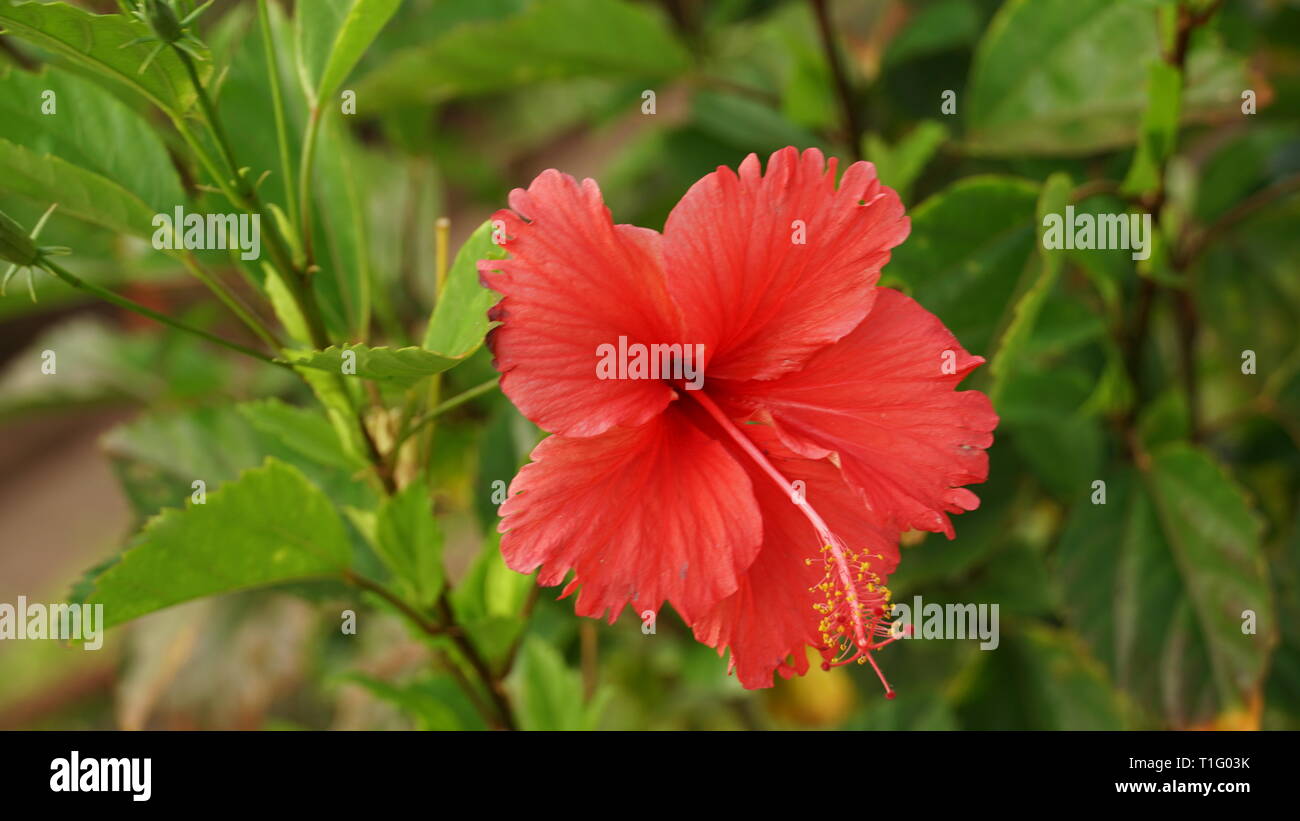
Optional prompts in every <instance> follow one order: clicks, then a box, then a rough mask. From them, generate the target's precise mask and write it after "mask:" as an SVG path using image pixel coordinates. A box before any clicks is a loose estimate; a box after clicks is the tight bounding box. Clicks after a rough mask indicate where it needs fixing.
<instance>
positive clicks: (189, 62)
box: [172, 46, 252, 197]
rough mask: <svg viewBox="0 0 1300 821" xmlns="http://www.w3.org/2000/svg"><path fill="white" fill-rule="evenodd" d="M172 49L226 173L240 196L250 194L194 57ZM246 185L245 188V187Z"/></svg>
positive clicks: (250, 189) (250, 188) (250, 190)
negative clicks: (195, 99) (183, 71)
mask: <svg viewBox="0 0 1300 821" xmlns="http://www.w3.org/2000/svg"><path fill="white" fill-rule="evenodd" d="M172 51H174V52H175V53H176V56H177V57H179V58H180V61H181V65H183V66H185V73H186V74H188V75H189V76H190V82H191V83H192V84H193V85H194V93H195V94H196V95H197V96H198V98H199V107H200V108H202V109H203V118H204V119H205V120H206V121H207V124H208V128H209V129H211V131H212V136H213V139H214V141H215V142H216V144H217V150H218V151H220V152H221V159H222V160H224V161H225V163H226V170H227V173H228V174H229V175H230V179H231V181H232V182H234V184H235V186H236V189H237V190H238V191H239V192H240V194H241V195H242V196H245V197H247V196H249V195H251V194H252V187H251V186H249V185H248V182H247V180H245V179H244V177H243V175H242V174H240V173H239V166H238V164H236V163H235V155H234V153H233V152H232V151H231V149H230V141H229V140H227V139H226V134H225V131H224V130H223V129H222V128H221V119H220V118H219V117H218V116H217V110H216V108H215V107H213V105H212V98H210V97H209V96H208V91H207V89H206V88H204V86H203V82H202V81H201V80H199V72H198V69H196V68H195V67H194V59H193V58H192V57H190V55H188V54H186V53H185V51H184V50H183V49H180V48H177V47H175V46H172ZM245 186H247V188H245Z"/></svg>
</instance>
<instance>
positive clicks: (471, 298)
mask: <svg viewBox="0 0 1300 821" xmlns="http://www.w3.org/2000/svg"><path fill="white" fill-rule="evenodd" d="M505 255H506V252H505V249H504V248H501V247H500V246H499V245H497V244H496V243H494V242H493V241H492V222H491V221H490V220H489V221H488V222H485V223H483V224H482V225H480V226H479V227H478V228H476V229H474V233H473V234H470V236H469V239H467V240H465V244H464V245H462V246H460V250H459V251H458V252H457V253H456V260H455V261H454V262H453V263H452V264H451V268H450V269H449V270H448V271H447V282H446V284H445V286H444V287H443V291H442V296H441V297H439V299H438V304H437V305H436V306H435V307H434V309H433V316H432V317H431V318H430V319H429V326H428V328H427V329H426V330H425V332H424V347H425V348H426V349H427V350H429V351H435V352H437V353H438V354H439V355H440V356H444V357H447V358H449V359H455V360H461V359H464V358H465V357H467V356H469V355H470V354H472V353H474V351H476V350H478V348H479V346H480V345H482V344H483V337H484V335H485V334H487V332H488V327H489V325H490V324H491V323H489V321H488V318H487V312H488V309H489V308H491V307H492V306H493V305H494V304H496V301H497V300H498V299H500V298H501V297H500V294H498V293H496V292H495V291H490V290H488V289H487V288H484V287H483V286H482V285H480V284H479V278H478V261H479V260H481V259H503V258H504V257H505Z"/></svg>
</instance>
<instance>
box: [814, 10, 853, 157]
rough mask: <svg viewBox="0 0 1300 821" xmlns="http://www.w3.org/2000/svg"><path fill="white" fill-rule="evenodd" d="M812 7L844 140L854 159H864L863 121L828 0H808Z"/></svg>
mask: <svg viewBox="0 0 1300 821" xmlns="http://www.w3.org/2000/svg"><path fill="white" fill-rule="evenodd" d="M808 2H809V4H810V5H811V6H812V10H813V16H814V17H816V18H817V31H818V33H819V34H820V35H821V41H822V50H824V51H825V52H826V62H827V63H828V64H829V66H830V69H831V77H832V78H833V80H834V81H835V94H836V96H837V97H838V98H839V102H840V116H841V117H842V118H843V120H844V138H845V139H846V140H847V141H848V144H849V153H850V154H851V155H852V156H853V159H855V160H860V159H862V131H863V127H862V120H861V118H859V116H858V108H857V106H856V105H855V104H854V100H853V87H852V85H850V83H849V77H848V73H847V72H846V71H845V68H844V63H843V61H842V60H841V59H840V51H839V48H838V47H837V46H836V44H835V30H834V28H833V27H832V25H831V16H830V11H829V10H828V9H827V7H826V3H827V0H808Z"/></svg>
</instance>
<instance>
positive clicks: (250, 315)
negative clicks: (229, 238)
mask: <svg viewBox="0 0 1300 821" xmlns="http://www.w3.org/2000/svg"><path fill="white" fill-rule="evenodd" d="M180 259H181V264H182V265H184V266H185V268H186V270H188V271H189V272H190V273H191V274H193V275H194V278H195V279H197V280H199V281H200V282H202V283H203V284H204V285H206V286H207V288H208V290H209V291H211V292H212V293H213V294H215V295H216V297H217V299H219V300H220V301H221V304H222V305H225V306H226V308H228V309H229V310H230V312H231V313H233V314H234V315H235V316H237V317H239V320H240V321H241V322H243V323H244V325H245V326H247V328H248V329H249V330H250V331H252V332H253V333H254V334H256V335H257V338H258V339H260V340H262V342H264V343H265V344H266V346H267V347H268V348H270V349H271V350H273V351H278V350H280V349H281V348H283V347H284V345H283V344H281V342H280V340H278V339H277V338H276V336H275V333H274V332H273V331H272V330H271V329H270V328H268V327H267V326H266V324H265V323H263V322H262V320H261V319H259V318H258V317H257V314H255V313H254V312H253V309H252V306H250V305H249V304H248V303H246V302H245V301H244V300H242V299H240V297H239V295H238V294H236V293H235V292H233V291H231V290H230V289H228V288H227V287H226V286H225V285H223V284H221V282H220V281H219V280H218V279H217V278H216V277H214V276H212V275H211V274H209V273H208V272H207V271H205V270H203V268H202V267H201V266H200V265H199V263H198V261H197V260H195V259H194V256H193V255H192V254H185V255H184V256H182V257H181V258H180Z"/></svg>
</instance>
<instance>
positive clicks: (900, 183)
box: [863, 120, 948, 203]
mask: <svg viewBox="0 0 1300 821" xmlns="http://www.w3.org/2000/svg"><path fill="white" fill-rule="evenodd" d="M947 139H948V129H947V128H945V127H944V126H943V124H942V123H937V122H935V121H934V120H923V121H922V122H920V123H918V124H917V126H916V127H915V128H913V129H912V130H911V131H910V132H908V134H907V136H905V137H903V138H902V139H901V140H899V141H898V143H897V144H895V145H894V146H893V147H890V146H888V145H886V144H885V141H884V140H882V139H881V138H880V137H878V136H877V135H875V134H868V135H867V137H866V139H865V141H864V151H863V153H864V154H865V156H866V158H867V159H868V160H871V161H872V162H873V163H875V164H876V175H877V176H879V177H880V181H881V182H883V183H884V184H885V185H888V186H889V187H890V188H892V189H894V190H895V191H897V192H898V196H899V198H900V199H902V200H903V202H905V203H906V202H909V201H910V200H911V196H912V184H913V183H914V182H916V178H917V177H919V176H921V172H922V171H924V170H925V166H926V164H928V163H929V162H930V160H931V158H933V157H934V154H935V152H936V151H938V150H939V146H941V145H943V143H944V141H945V140H947Z"/></svg>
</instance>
